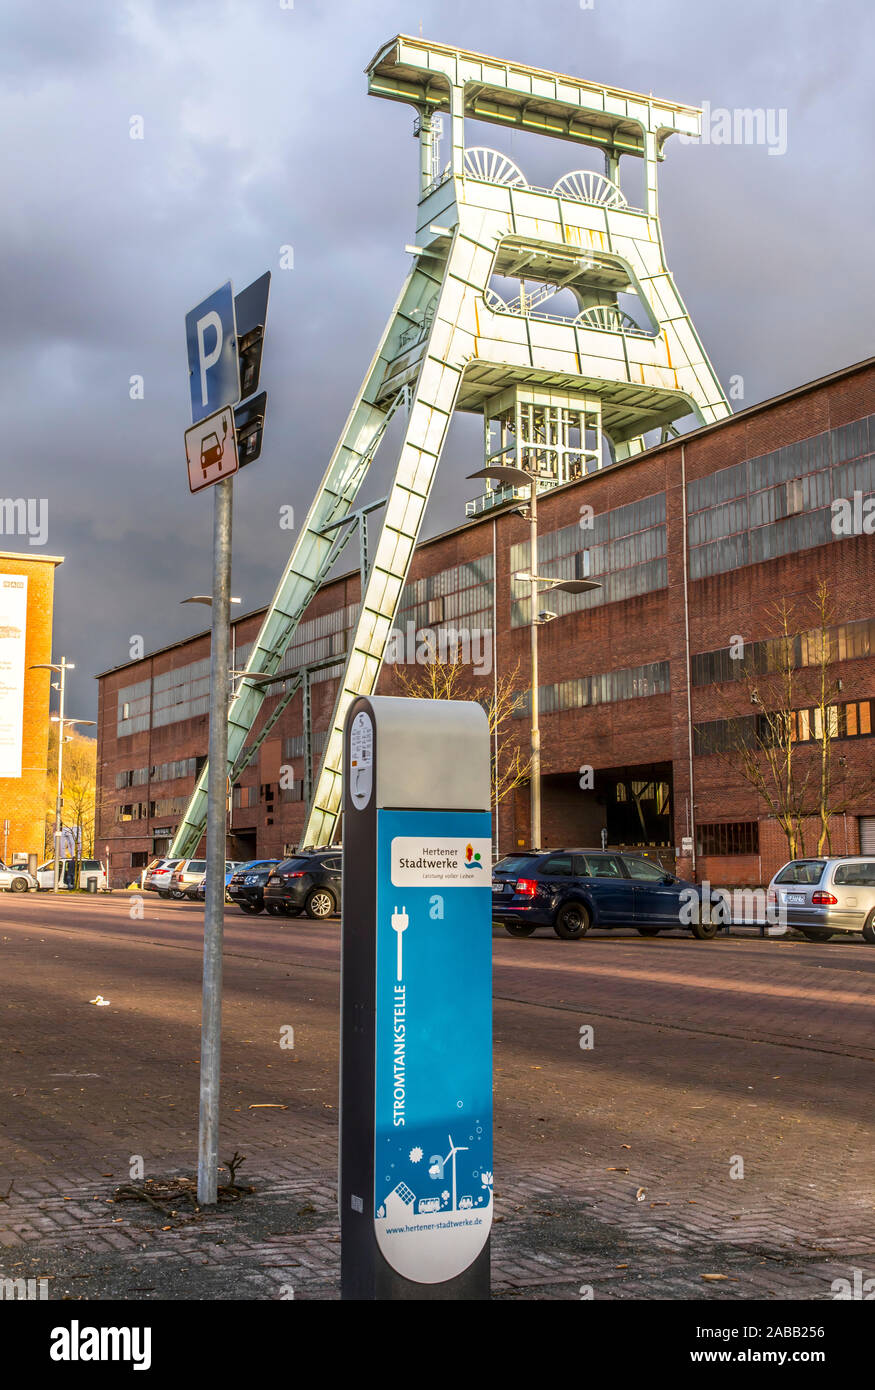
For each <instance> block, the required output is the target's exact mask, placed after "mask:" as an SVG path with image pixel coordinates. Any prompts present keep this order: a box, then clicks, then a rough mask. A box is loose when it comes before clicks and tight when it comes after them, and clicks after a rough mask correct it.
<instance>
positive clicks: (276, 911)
mask: <svg viewBox="0 0 875 1390" xmlns="http://www.w3.org/2000/svg"><path fill="white" fill-rule="evenodd" d="M264 906H265V910H266V911H267V912H269V913H270V915H271V917H279V915H280V913H281V912H282V910H283V909H282V908H281V907H280V905H279V903H265V904H264Z"/></svg>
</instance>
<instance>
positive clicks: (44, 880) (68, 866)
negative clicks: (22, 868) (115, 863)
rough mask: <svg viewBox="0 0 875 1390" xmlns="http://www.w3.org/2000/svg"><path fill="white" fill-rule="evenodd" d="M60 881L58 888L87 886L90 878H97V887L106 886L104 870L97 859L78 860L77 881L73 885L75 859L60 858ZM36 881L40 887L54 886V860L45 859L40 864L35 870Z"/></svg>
mask: <svg viewBox="0 0 875 1390" xmlns="http://www.w3.org/2000/svg"><path fill="white" fill-rule="evenodd" d="M60 868H61V874H60V880H61V881H60V883H59V884H58V887H59V888H73V887H74V886H75V887H77V888H87V887H88V880H89V879H90V878H96V879H97V887H98V889H102V888H105V887H106V870H105V868H104V867H103V865H102V864H101V862H100V860H99V859H80V860H79V881H78V883H76V884H75V885H74V882H73V880H74V878H75V876H76V861H75V859H62V860H61V861H60ZM36 881H37V885H38V887H40V888H43V889H45V888H54V886H55V861H54V859H47V860H46V862H45V864H40V866H39V868H38V869H37V871H36Z"/></svg>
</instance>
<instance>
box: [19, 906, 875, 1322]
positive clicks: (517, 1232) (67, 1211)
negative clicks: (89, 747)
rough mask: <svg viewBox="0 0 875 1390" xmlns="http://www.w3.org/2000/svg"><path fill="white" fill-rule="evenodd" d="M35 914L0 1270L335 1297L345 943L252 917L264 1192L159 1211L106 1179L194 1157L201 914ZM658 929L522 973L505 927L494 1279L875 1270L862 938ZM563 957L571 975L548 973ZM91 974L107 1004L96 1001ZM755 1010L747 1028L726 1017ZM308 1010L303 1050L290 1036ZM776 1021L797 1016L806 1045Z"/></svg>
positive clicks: (24, 982)
mask: <svg viewBox="0 0 875 1390" xmlns="http://www.w3.org/2000/svg"><path fill="white" fill-rule="evenodd" d="M13 910H15V911H18V910H19V909H18V907H17V906H15V905H13V907H10V909H9V912H8V913H7V918H6V919H4V920H2V921H0V970H2V972H3V977H4V979H5V980H6V981H9V982H11V984H9V985H8V986H7V989H6V992H5V998H4V1001H3V1004H2V1007H0V1022H2V1025H3V1033H4V1055H5V1057H6V1059H7V1064H6V1067H5V1070H4V1074H3V1076H2V1079H0V1098H2V1109H0V1198H2V1196H3V1193H4V1192H6V1190H7V1187H8V1185H9V1183H10V1182H11V1183H12V1184H13V1185H12V1190H11V1192H10V1193H9V1196H8V1198H7V1200H5V1201H0V1245H2V1247H3V1248H2V1253H0V1277H6V1278H14V1277H25V1278H27V1277H30V1278H35V1277H45V1278H46V1279H47V1281H48V1287H49V1296H50V1297H51V1298H53V1299H57V1298H74V1299H79V1298H101V1297H122V1298H129V1299H145V1300H148V1299H156V1298H176V1299H191V1298H203V1299H241V1298H244V1299H248V1298H259V1299H260V1298H282V1297H290V1296H294V1297H295V1298H296V1299H314V1298H316V1299H326V1298H329V1299H330V1298H336V1297H337V1296H338V1275H339V1242H338V1228H337V1219H336V1208H335V1201H336V1197H335V1161H336V1121H337V1112H336V1104H337V1094H336V1069H337V1030H336V1007H337V990H338V976H337V956H336V939H335V940H334V945H333V948H332V945H331V940H332V939H331V938H329V937H328V936H326V934H325V932H324V930H323V931H322V932H321V934H319V935H318V936H317V935H316V934H315V932H311V929H309V928H305V927H299V928H296V929H295V930H294V931H289V930H288V929H286V931H284V932H280V933H277V932H276V931H275V930H274V931H272V932H269V931H268V930H267V929H261V928H259V929H258V931H253V930H252V929H251V928H247V929H246V930H245V931H244V929H243V928H242V927H241V928H239V929H238V928H236V927H233V929H232V930H231V931H230V933H229V940H228V954H227V958H226V1010H225V1044H224V1055H223V1074H224V1092H223V1115H222V1141H221V1149H220V1153H221V1155H222V1156H223V1157H227V1156H230V1154H232V1153H233V1152H234V1151H235V1150H237V1151H239V1152H241V1153H244V1154H246V1155H247V1162H246V1164H245V1165H244V1167H243V1168H242V1170H241V1172H240V1174H239V1178H238V1180H239V1181H240V1182H241V1183H247V1182H248V1183H251V1184H253V1185H254V1186H255V1188H256V1192H255V1194H254V1195H252V1196H249V1197H246V1198H245V1199H244V1200H243V1201H242V1202H241V1203H240V1204H238V1205H236V1206H234V1207H231V1208H221V1209H219V1210H217V1211H213V1212H209V1213H206V1212H205V1213H201V1214H199V1215H194V1214H193V1213H191V1212H190V1211H188V1210H187V1209H184V1208H180V1209H179V1210H178V1212H177V1215H176V1216H173V1217H167V1218H164V1217H163V1216H161V1215H160V1214H159V1213H158V1212H155V1211H153V1210H152V1209H151V1208H149V1207H148V1206H145V1205H140V1204H130V1203H125V1204H122V1205H116V1204H113V1203H112V1202H111V1201H110V1200H109V1199H110V1198H111V1197H112V1194H113V1192H114V1190H115V1188H116V1187H117V1186H119V1185H120V1184H123V1183H126V1182H128V1181H129V1163H130V1160H131V1157H132V1155H142V1156H143V1160H144V1163H145V1171H146V1175H147V1176H152V1177H158V1176H166V1175H168V1174H173V1173H184V1174H186V1175H191V1174H192V1172H193V1167H194V1162H195V1152H196V1117H197V1055H198V1048H197V1030H198V1024H199V979H200V956H199V951H198V949H197V941H196V931H194V930H192V931H191V932H190V933H188V930H187V928H186V927H185V923H184V921H183V918H181V917H177V918H176V919H175V921H176V923H177V925H178V931H177V937H176V939H175V941H173V942H169V941H165V942H162V943H161V944H159V945H151V944H148V942H143V941H141V940H138V939H137V938H135V937H132V936H131V934H130V933H127V932H125V931H123V930H122V927H121V924H118V925H114V926H113V930H112V932H108V931H106V930H103V929H102V928H101V926H100V925H99V924H98V925H96V926H94V927H90V926H88V925H87V924H86V921H85V919H84V917H83V918H77V924H76V929H75V930H71V929H70V928H69V925H68V924H69V917H67V918H65V919H63V920H64V921H65V922H66V923H67V925H65V926H63V927H62V926H61V924H60V923H61V919H60V918H54V919H51V920H49V919H48V916H46V919H45V920H44V921H43V922H42V923H41V924H39V925H37V923H35V922H34V923H30V922H28V921H25V920H24V919H22V920H16V921H15V922H11V923H10V922H9V920H8V916H9V913H11V912H12V911H13ZM162 920H163V919H162ZM167 920H172V919H170V918H168V919H167ZM232 926H233V924H232ZM308 933H309V934H308ZM548 944H549V943H544V945H548ZM662 944H663V943H659V944H658V945H657V948H656V951H654V950H653V949H652V943H644V949H643V950H639V949H638V943H629V946H628V948H627V947H626V946H624V945H623V943H622V942H621V941H616V942H613V943H611V945H612V947H613V948H614V950H613V952H612V954H611V955H610V956H608V955H607V954H606V953H605V952H604V951H602V952H601V953H599V954H595V953H590V954H589V955H585V954H583V953H582V950H576V951H575V954H574V956H572V955H571V954H568V953H566V955H565V956H564V957H563V956H561V955H557V954H556V953H552V954H551V953H548V952H547V951H542V952H540V953H539V954H537V955H534V954H533V955H531V956H529V955H527V956H525V957H523V956H522V955H521V954H520V953H514V954H513V955H512V956H510V957H507V959H508V960H509V961H510V962H511V963H510V964H509V965H506V966H505V965H503V964H502V962H503V961H504V959H505V957H504V956H503V953H502V949H501V948H500V947H499V946H498V945H497V947H496V960H497V962H498V964H497V970H496V992H497V996H498V997H497V1000H496V1011H495V1034H496V1052H495V1061H496V1099H495V1104H496V1116H495V1118H496V1145H495V1148H496V1155H495V1172H496V1224H495V1228H494V1233H493V1294H494V1296H495V1297H497V1298H500V1299H502V1298H523V1299H580V1298H581V1297H588V1296H590V1293H591V1296H593V1297H594V1298H596V1299H640V1298H671V1299H690V1298H693V1299H698V1298H703V1299H708V1300H721V1299H730V1300H735V1299H742V1298H755V1299H764V1300H769V1299H776V1300H780V1299H785V1298H800V1297H801V1298H810V1299H827V1298H830V1297H831V1289H830V1285H831V1283H832V1281H833V1280H835V1279H838V1278H850V1279H853V1270H854V1269H855V1268H859V1269H861V1270H862V1271H863V1277H864V1278H868V1277H871V1276H872V1275H873V1274H875V1219H873V1195H875V1192H873V1181H872V1176H871V1174H872V1165H871V1152H872V1127H871V1120H870V1110H871V1106H870V1104H869V1100H868V1097H869V1096H870V1095H871V1079H870V1078H871V1062H870V1061H869V1060H868V1058H867V1057H866V1056H865V1055H864V1054H863V1052H862V1051H861V1050H860V1049H859V1048H857V1044H856V1043H855V1044H854V1048H855V1049H856V1050H855V1051H854V1052H853V1054H852V1055H850V1056H844V1055H840V1054H838V1053H834V1052H832V1051H830V1050H829V1048H830V1047H832V1046H833V1045H834V1043H835V1041H836V1039H841V1037H842V1033H843V1028H844V1023H845V1019H846V1017H847V1018H848V1019H849V1018H850V1017H851V1016H852V1015H853V1017H854V1018H856V1017H857V1016H858V1014H859V1011H860V1007H861V1006H860V1005H859V1004H857V1003H855V1002H854V1000H852V999H850V998H847V999H846V1000H845V1002H844V1003H842V1002H841V1000H840V999H839V998H838V996H841V995H846V996H850V995H852V994H854V995H856V994H860V992H861V991H864V992H865V989H866V987H867V981H868V978H871V976H868V977H867V976H865V975H861V974H860V973H859V970H858V963H857V957H855V956H852V955H850V954H848V955H847V956H846V957H835V958H827V965H828V968H829V971H831V972H832V973H827V974H824V969H826V967H824V969H821V968H820V967H818V971H819V974H817V976H816V977H815V976H812V977H811V978H810V979H807V981H806V979H805V978H804V972H805V970H806V969H808V967H807V966H806V965H805V959H804V958H801V957H800V958H799V959H797V958H796V957H795V956H794V955H793V953H792V952H789V953H788V952H786V951H785V952H784V957H785V964H784V965H781V964H780V961H779V962H778V964H775V963H774V961H775V958H774V957H767V956H764V955H763V954H762V952H761V951H760V948H759V947H758V946H757V945H756V944H755V943H750V950H749V949H748V945H747V944H745V945H744V946H743V947H738V946H737V945H736V946H733V947H732V951H733V952H735V951H738V952H740V954H738V955H737V956H730V955H729V954H724V955H723V956H721V955H720V953H719V950H720V948H718V951H709V950H708V948H707V946H705V947H704V948H698V947H695V946H692V944H690V951H689V953H688V954H686V955H683V956H678V954H677V952H676V951H675V950H674V948H672V947H670V949H669V950H661V949H660V948H661V946H662ZM665 944H667V945H670V943H665ZM514 945H515V943H510V946H511V948H512V947H513V946H514ZM633 948H634V949H633ZM559 949H560V951H561V949H562V948H561V945H560V946H559ZM766 949H768V943H766ZM751 951H752V952H759V954H758V955H754V954H751ZM563 959H564V960H566V961H567V962H568V966H567V968H566V970H564V971H562V972H560V973H559V974H558V975H557V973H556V971H555V970H553V969H550V970H545V969H543V968H540V967H542V966H545V965H547V964H550V965H553V964H554V963H556V962H557V961H562V960H563ZM812 959H818V960H819V959H820V957H813V958H812ZM867 959H868V958H867V957H864V956H860V960H861V961H863V962H864V963H865V961H866V960H867ZM572 960H573V961H574V962H575V966H574V970H572ZM679 960H680V962H681V965H680V967H679V966H678V964H677V962H678V961H679ZM308 961H309V963H306V962H308ZM840 961H844V962H845V966H843V967H842V971H839V972H838V973H836V972H837V970H838V964H837V963H839V962H840ZM721 962H725V963H721ZM845 967H846V968H847V970H848V971H849V972H850V974H848V975H845V974H844V973H842V972H843V971H844V969H845ZM681 968H682V969H683V971H684V972H685V975H686V979H685V988H684V989H682V990H680V992H679V993H678V992H677V991H675V998H676V1001H677V1002H676V1007H675V1009H674V1012H673V1018H672V1019H671V1021H669V1016H670V1014H671V1012H672V1011H671V1010H670V1008H669V1007H668V1004H669V1001H670V999H671V997H672V994H671V991H672V989H673V988H674V987H673V985H672V984H671V979H670V977H671V976H672V973H673V972H677V971H678V970H679V969H681ZM648 970H651V971H652V973H653V975H654V977H660V978H654V979H653V980H652V981H650V982H648V980H647V973H648ZM763 970H765V971H766V972H767V973H766V975H765V977H763V976H762V972H763ZM800 971H802V972H803V974H800V973H799V972H800ZM721 972H723V973H722V976H721ZM642 975H643V979H642ZM851 977H853V978H851ZM740 979H744V980H746V981H747V984H746V987H745V992H744V993H743V994H741V995H739V992H738V990H737V989H735V987H734V983H733V982H737V981H738V980H740ZM758 979H759V980H760V985H759V988H761V989H762V991H763V992H764V993H763V997H767V998H770V999H772V1000H777V1001H778V1003H777V1005H776V1006H775V1007H776V1008H780V1009H782V1010H783V1013H782V1014H781V1016H780V1017H778V1016H777V1015H773V1016H771V1017H770V1018H769V1019H768V1020H767V1023H768V1027H767V1028H766V1029H765V1031H764V1036H763V1037H762V1038H756V1037H749V1036H744V1031H745V1029H748V1031H750V1029H752V1028H753V1027H754V1025H755V1021H756V1020H755V1018H754V1017H753V1014H752V1013H751V1011H750V1001H751V992H752V991H755V989H756V988H757V985H756V982H757V980H758ZM545 980H547V981H549V982H550V985H549V989H547V988H546V986H545V984H544V981H545ZM824 989H827V990H831V991H832V992H833V993H834V994H835V995H836V1003H835V1014H834V1017H833V1019H832V1023H833V1036H832V1037H831V1038H829V1039H827V1038H826V1036H824V1037H823V1038H822V1039H819V1038H818V1037H815V1038H807V1037H801V1036H798V1034H799V1025H800V1022H801V1023H803V1024H805V1026H808V1023H807V1020H808V1018H809V1015H808V1014H807V1013H806V1012H805V1011H806V1010H807V1009H810V1008H811V1007H814V1008H815V1009H816V1010H817V1012H818V1033H820V1031H823V1032H824V1034H825V1031H826V1024H827V1018H826V1015H825V1013H824V1008H823V1005H824V1001H823V1000H822V999H821V998H819V996H818V991H819V992H820V993H822V992H823V991H824ZM545 990H546V992H545ZM502 991H504V994H503V993H502ZM96 992H102V993H103V994H104V995H105V997H108V998H109V999H110V1000H111V1001H112V1002H111V1005H110V1007H109V1008H107V1009H98V1008H95V1007H93V1006H89V1005H88V1004H87V1000H88V999H89V998H92V997H94V994H95V993H96ZM521 995H525V996H527V997H526V998H523V999H521V998H520V996H521ZM690 997H695V999H696V1008H697V1009H698V1008H699V1003H698V1001H699V1000H700V999H704V998H710V999H712V1003H711V1006H710V1009H709V1012H708V1017H709V1019H710V1021H711V1028H710V1031H709V1030H707V1029H703V1028H702V1027H701V1026H700V1021H699V1020H698V1019H695V1020H692V1021H691V1022H690V1023H689V1027H685V1023H686V1022H688V1021H689V1020H687V1018H686V1015H684V1014H682V1010H683V1009H684V1008H685V1007H686V1006H687V1005H688V1003H689V998H690ZM701 1007H702V1008H704V1007H705V1005H704V1004H703V1005H702V1006H701ZM633 1010H634V1011H635V1012H636V1015H637V1017H636V1018H634V1019H632V1018H630V1017H629V1016H628V1013H629V1012H630V1011H633ZM800 1010H801V1012H800ZM746 1011H747V1012H746ZM843 1011H844V1012H843ZM624 1012H626V1015H627V1016H623V1015H624ZM648 1012H650V1013H651V1014H652V1016H653V1017H652V1021H647V1018H646V1015H647V1014H648ZM732 1018H734V1019H735V1026H736V1029H737V1031H738V1033H739V1036H734V1037H727V1036H726V1033H725V1029H724V1032H722V1033H721V1031H720V1029H721V1028H724V1020H726V1021H729V1020H731V1019H732ZM745 1019H746V1020H747V1021H746V1022H745ZM586 1021H590V1022H591V1023H592V1024H593V1025H594V1027H595V1030H596V1045H595V1047H594V1048H593V1049H592V1050H589V1051H586V1050H583V1049H581V1048H580V1046H579V1028H580V1025H581V1023H582V1022H586ZM286 1023H292V1024H293V1025H294V1027H295V1035H296V1037H295V1041H296V1047H295V1052H294V1053H293V1054H284V1053H282V1052H281V1051H280V1050H279V1048H278V1047H277V1042H276V1039H277V1037H278V1033H279V1029H280V1027H281V1026H282V1025H283V1024H286ZM727 1026H728V1025H727ZM776 1030H777V1032H778V1033H779V1034H781V1035H786V1037H787V1038H788V1039H789V1038H790V1037H791V1035H793V1034H794V1032H795V1034H796V1035H797V1036H795V1040H794V1042H793V1045H791V1044H790V1042H789V1041H788V1042H783V1041H780V1040H775V1038H774V1034H775V1031H776ZM253 1104H257V1105H263V1104H269V1105H272V1106H279V1105H285V1106H288V1108H287V1109H279V1108H270V1109H257V1110H252V1109H250V1108H249V1107H250V1105H253ZM739 1157H741V1158H742V1159H743V1162H744V1178H743V1180H733V1179H732V1178H731V1176H730V1173H731V1164H732V1162H733V1160H734V1159H737V1158H739ZM639 1193H640V1194H642V1195H641V1198H640V1200H639V1199H638V1195H639ZM704 1274H721V1275H724V1276H726V1277H725V1278H724V1279H722V1280H720V1281H716V1282H711V1281H705V1280H704V1279H703V1278H702V1276H703V1275H704Z"/></svg>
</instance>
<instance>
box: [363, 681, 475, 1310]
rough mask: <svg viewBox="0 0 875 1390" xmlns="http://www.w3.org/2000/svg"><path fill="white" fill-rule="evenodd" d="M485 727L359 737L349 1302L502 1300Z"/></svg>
mask: <svg viewBox="0 0 875 1390" xmlns="http://www.w3.org/2000/svg"><path fill="white" fill-rule="evenodd" d="M489 753H490V748H489V728H488V723H487V719H486V714H485V712H484V711H483V709H482V708H481V707H480V706H479V705H478V704H476V703H474V702H473V701H472V702H469V701H463V700H410V699H393V698H391V697H382V696H373V697H370V698H365V697H361V698H359V699H357V700H356V701H355V702H354V703H353V705H352V707H351V708H350V710H349V713H348V715H347V719H346V724H345V728H344V764H343V765H344V789H343V812H344V815H343V935H342V958H341V1046H340V1144H339V1176H338V1204H339V1207H340V1229H341V1296H342V1297H343V1298H344V1299H487V1298H488V1297H489V1234H490V1228H491V1225H492V817H491V812H490V804H491V783H490V763H489Z"/></svg>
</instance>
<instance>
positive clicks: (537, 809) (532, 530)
mask: <svg viewBox="0 0 875 1390" xmlns="http://www.w3.org/2000/svg"><path fill="white" fill-rule="evenodd" d="M529 536H530V542H529V547H530V551H531V565H530V573H531V574H532V576H533V578H532V582H531V586H530V593H531V603H532V614H531V617H532V770H531V774H530V778H529V785H530V786H531V789H532V795H531V803H532V806H531V809H532V836H531V838H532V843H531V848H532V849H540V848H541V726H540V723H539V717H538V716H539V711H538V583H537V580H536V579H535V578H534V576H535V575H536V574H537V573H538V500H537V481H536V479H535V477H534V475H533V476H532V482H531V492H530V502H529Z"/></svg>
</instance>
